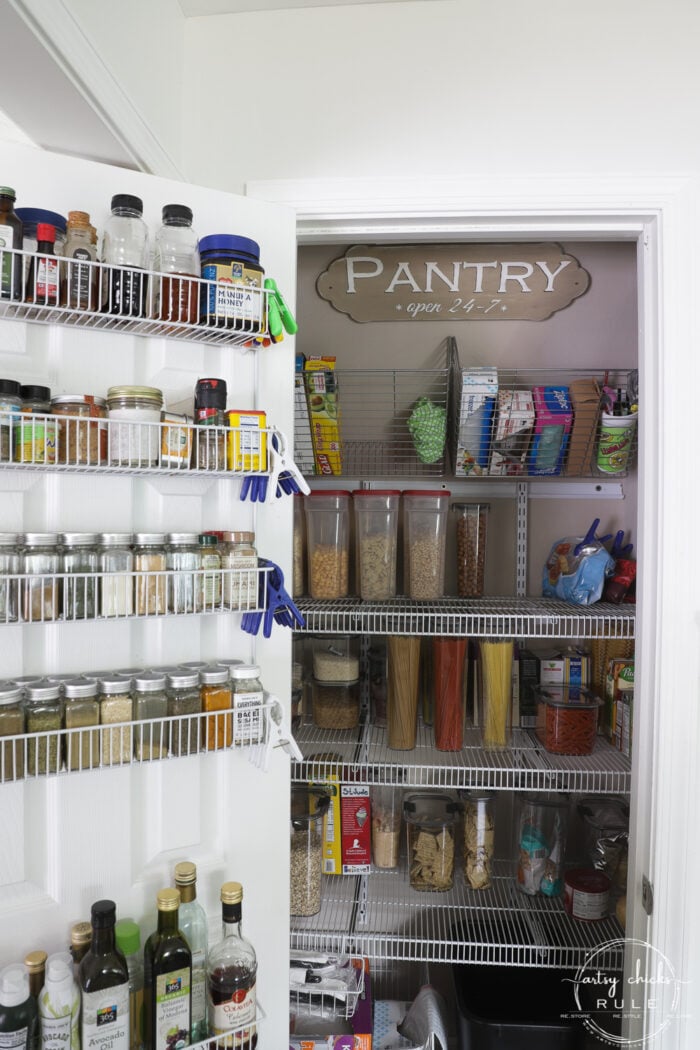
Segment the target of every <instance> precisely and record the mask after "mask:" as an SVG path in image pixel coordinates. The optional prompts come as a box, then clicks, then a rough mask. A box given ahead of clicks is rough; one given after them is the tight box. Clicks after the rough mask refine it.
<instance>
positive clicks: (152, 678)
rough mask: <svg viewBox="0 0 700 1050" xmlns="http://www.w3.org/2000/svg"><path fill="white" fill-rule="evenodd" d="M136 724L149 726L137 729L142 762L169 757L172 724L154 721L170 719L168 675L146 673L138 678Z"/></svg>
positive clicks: (136, 742)
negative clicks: (170, 726)
mask: <svg viewBox="0 0 700 1050" xmlns="http://www.w3.org/2000/svg"><path fill="white" fill-rule="evenodd" d="M133 688H134V691H133V699H134V721H135V722H148V725H144V726H136V727H135V728H134V753H135V755H136V758H137V759H138V760H139V761H140V762H142V761H144V760H148V759H151V758H165V757H166V756H167V754H168V725H167V723H165V722H160V721H153V720H154V719H161V718H166V717H167V714H168V697H167V694H166V692H165V675H162V674H156V673H155V672H152V671H144V672H143V673H142V674H138V675H136V677H135V678H134V687H133Z"/></svg>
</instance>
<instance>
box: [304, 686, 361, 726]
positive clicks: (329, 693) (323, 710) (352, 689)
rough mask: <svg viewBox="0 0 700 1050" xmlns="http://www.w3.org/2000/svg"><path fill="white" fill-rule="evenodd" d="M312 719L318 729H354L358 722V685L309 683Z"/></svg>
mask: <svg viewBox="0 0 700 1050" xmlns="http://www.w3.org/2000/svg"><path fill="white" fill-rule="evenodd" d="M311 695H312V698H313V699H312V705H313V719H314V723H315V725H317V726H318V727H319V729H354V728H355V727H356V726H357V725H358V724H359V721H360V683H359V679H355V681H354V682H318V681H317V680H316V679H315V678H314V679H313V680H312V682H311Z"/></svg>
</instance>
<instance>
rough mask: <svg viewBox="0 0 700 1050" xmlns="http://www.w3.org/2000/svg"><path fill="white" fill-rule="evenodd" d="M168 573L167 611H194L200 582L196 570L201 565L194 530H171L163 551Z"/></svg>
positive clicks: (200, 555) (197, 537)
mask: <svg viewBox="0 0 700 1050" xmlns="http://www.w3.org/2000/svg"><path fill="white" fill-rule="evenodd" d="M165 564H166V567H167V568H168V569H170V570H173V572H172V575H170V574H168V581H167V583H168V587H167V591H168V612H172V613H190V612H194V611H195V608H196V605H195V594H196V591H197V588H198V586H199V583H200V578H199V576H198V575H197V572H198V570H199V569H201V567H202V554H201V550H200V547H199V536H198V534H197V533H196V532H171V533H169V535H168V546H167V550H166V553H165Z"/></svg>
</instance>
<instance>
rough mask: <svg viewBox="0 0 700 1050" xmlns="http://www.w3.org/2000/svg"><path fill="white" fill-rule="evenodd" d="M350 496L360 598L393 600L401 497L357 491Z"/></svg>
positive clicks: (395, 493) (394, 493)
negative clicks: (352, 509)
mask: <svg viewBox="0 0 700 1050" xmlns="http://www.w3.org/2000/svg"><path fill="white" fill-rule="evenodd" d="M352 495H353V504H354V510H355V571H356V573H357V580H358V590H359V592H360V597H361V598H362V599H364V600H365V601H383V600H384V599H386V598H394V597H395V596H396V548H397V535H398V527H399V500H400V497H401V493H400V492H399V491H398V490H397V489H382V490H380V489H377V490H375V491H368V490H365V489H357V490H355V491H354V492H353V494H352Z"/></svg>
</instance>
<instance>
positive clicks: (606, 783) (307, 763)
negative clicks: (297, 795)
mask: <svg viewBox="0 0 700 1050" xmlns="http://www.w3.org/2000/svg"><path fill="white" fill-rule="evenodd" d="M295 738H296V741H297V744H298V745H299V747H300V749H301V752H302V754H303V755H304V760H303V761H302V762H296V763H293V765H292V776H293V778H294V779H295V780H298V781H304V782H308V781H309V780H313V781H315V780H319V781H322V780H325V779H327V778H328V777H329V776H332V775H333V774H335V775H336V776H337V775H338V769H339V768H340V769H341V770H342V775H343V778H345V779H350V780H353V781H355V780H356V781H360V782H365V783H370V784H400V785H401V786H402V787H405V788H450V789H455V788H467V789H470V790H475V789H478V790H490V791H545V792H549V791H557V792H558V791H570V792H573V793H576V794H599V793H602V794H614V795H628V794H629V792H630V788H631V779H632V773H631V766H630V760H629V758H627V757H625V756H624V755H623V754H622V753H621V752H620V751H618V750H617V749H616V748H614V747H612V745H611V744H609V743H608V742H607V741H606V740H604V739H603V738H602V737H598V738H597V739H596V743H595V747H594V749H593V752H592V754H590V755H577V756H565V755H552V754H550V753H549V752H547V751H545V750H544V748H543V747H542V745H541V744H540V743H539V742H538V740H537V737H536V736H535V734H534V732H530V731H529V730H526V729H515V730H513V743H512V746H511V747H510V748H508V749H504V750H493V751H491V750H488V749H486V748H484V747H482V746H481V737H480V730H479V729H475V728H468V729H466V730H465V744H464V747H463V748H462V749H461V751H438V750H437V748H436V747H435V745H434V742H433V730H432V728H431V727H426V726H423V725H421V726H419V728H418V731H417V735H416V746H415V748H414V749H413V750H412V751H408V752H407V751H395V750H393V749H392V748H390V747H389V746H388V744H387V737H386V730H385V729H383V728H380V727H377V726H372V725H366V726H363V727H361V728H360V729H358V730H328V729H318V728H316V726H313V725H302V726H301V727H299V728H298V729H297V731H296V737H295Z"/></svg>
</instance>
